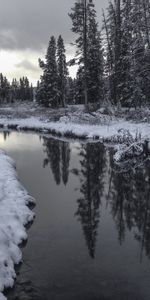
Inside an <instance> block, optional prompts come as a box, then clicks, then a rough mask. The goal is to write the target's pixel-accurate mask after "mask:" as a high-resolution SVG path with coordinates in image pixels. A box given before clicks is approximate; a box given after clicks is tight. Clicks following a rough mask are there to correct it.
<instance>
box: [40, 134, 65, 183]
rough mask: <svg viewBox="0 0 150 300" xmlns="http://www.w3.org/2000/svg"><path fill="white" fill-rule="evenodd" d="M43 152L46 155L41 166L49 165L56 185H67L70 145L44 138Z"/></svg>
mask: <svg viewBox="0 0 150 300" xmlns="http://www.w3.org/2000/svg"><path fill="white" fill-rule="evenodd" d="M43 140H44V152H45V153H46V155H47V158H45V160H44V163H43V166H44V167H46V166H47V165H48V164H50V167H51V170H52V173H53V176H54V179H55V182H56V184H57V185H59V184H60V183H61V179H62V181H63V183H64V185H67V183H68V179H69V162H70V145H69V143H66V142H63V141H60V140H55V139H48V138H44V139H43Z"/></svg>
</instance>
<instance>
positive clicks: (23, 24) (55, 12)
mask: <svg viewBox="0 0 150 300" xmlns="http://www.w3.org/2000/svg"><path fill="white" fill-rule="evenodd" d="M73 3H74V0H43V1H41V0H26V1H24V0H0V7H1V10H0V72H3V73H4V74H5V75H6V76H7V77H8V78H9V79H11V78H13V77H17V78H19V77H20V76H23V75H26V76H28V77H29V78H30V80H32V82H33V83H35V82H36V81H37V80H38V79H39V76H40V73H41V72H40V69H39V68H38V58H39V57H41V58H43V57H44V55H45V52H46V48H47V45H48V41H49V38H50V36H51V35H55V36H56V37H58V35H59V34H61V35H62V36H63V38H64V40H65V43H66V47H67V56H68V59H69V58H70V56H71V54H72V48H71V46H70V43H71V42H73V38H74V37H73V34H72V32H71V30H70V28H71V20H70V18H69V17H68V12H70V9H71V7H72V5H73ZM95 5H96V10H97V16H98V21H99V22H101V15H102V8H105V7H106V5H107V0H95ZM73 72H74V70H71V73H72V74H73Z"/></svg>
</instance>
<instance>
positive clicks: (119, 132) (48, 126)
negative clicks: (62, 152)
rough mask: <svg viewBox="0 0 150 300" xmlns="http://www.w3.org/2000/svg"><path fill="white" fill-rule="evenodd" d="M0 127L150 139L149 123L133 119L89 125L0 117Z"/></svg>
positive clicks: (102, 137) (114, 139)
mask: <svg viewBox="0 0 150 300" xmlns="http://www.w3.org/2000/svg"><path fill="white" fill-rule="evenodd" d="M0 127H1V128H3V129H15V130H31V131H37V132H44V133H51V134H55V135H58V136H65V137H75V138H83V139H99V140H102V141H108V142H114V143H117V142H124V141H126V140H128V139H130V138H131V137H132V138H133V140H134V139H136V138H137V139H138V138H144V139H150V124H149V123H133V122H131V121H125V120H117V121H111V122H109V124H108V123H107V124H101V125H89V124H77V123H75V122H74V121H72V120H70V121H68V120H64V118H62V120H61V119H60V121H58V122H50V121H47V120H40V118H37V117H31V118H25V119H7V118H0Z"/></svg>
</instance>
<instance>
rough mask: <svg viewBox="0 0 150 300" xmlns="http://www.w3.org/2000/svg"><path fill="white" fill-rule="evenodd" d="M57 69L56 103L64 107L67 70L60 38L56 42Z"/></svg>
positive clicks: (62, 42) (62, 43)
mask: <svg viewBox="0 0 150 300" xmlns="http://www.w3.org/2000/svg"><path fill="white" fill-rule="evenodd" d="M57 68H58V103H59V105H62V106H63V107H65V104H66V85H67V76H68V69H67V63H66V55H65V47H64V41H63V39H62V36H61V35H60V36H59V38H58V42H57Z"/></svg>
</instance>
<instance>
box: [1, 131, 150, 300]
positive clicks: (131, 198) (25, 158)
mask: <svg viewBox="0 0 150 300" xmlns="http://www.w3.org/2000/svg"><path fill="white" fill-rule="evenodd" d="M0 148H3V149H5V150H6V151H7V153H8V154H9V155H10V156H11V157H12V158H13V159H14V160H15V161H16V165H17V171H18V175H19V179H20V180H21V182H22V184H23V185H24V186H25V188H26V189H27V190H28V192H29V193H30V194H31V195H32V196H33V197H35V199H36V207H35V208H34V211H35V213H36V219H35V221H34V223H33V225H32V226H31V227H30V229H29V230H28V236H29V238H28V241H27V243H26V244H25V245H23V246H22V251H23V263H22V265H21V266H19V267H17V268H16V270H17V279H16V284H15V287H14V288H13V289H12V290H10V291H8V293H7V297H8V300H31V299H32V300H130V299H132V300H149V299H150V163H149V162H146V163H145V165H140V164H139V166H138V167H137V168H136V167H135V165H133V166H132V167H128V168H122V169H121V168H116V167H115V166H114V164H113V159H112V151H108V150H107V149H105V147H104V145H102V144H100V143H95V144H91V143H88V144H82V143H79V142H70V143H68V142H63V141H60V140H57V139H52V138H49V139H48V138H43V137H40V136H39V135H37V134H27V133H15V132H14V133H10V134H6V133H5V134H4V133H0Z"/></svg>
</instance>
